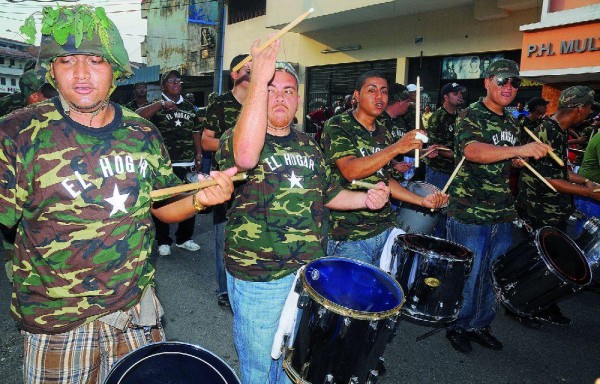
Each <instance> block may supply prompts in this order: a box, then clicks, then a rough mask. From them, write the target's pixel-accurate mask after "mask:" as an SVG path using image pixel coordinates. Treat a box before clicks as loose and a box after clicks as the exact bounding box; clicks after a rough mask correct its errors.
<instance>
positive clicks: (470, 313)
mask: <svg viewBox="0 0 600 384" xmlns="http://www.w3.org/2000/svg"><path fill="white" fill-rule="evenodd" d="M447 230H448V240H450V241H453V242H455V243H458V244H462V245H464V246H465V247H467V248H468V249H470V250H471V251H472V252H473V256H474V257H473V264H472V267H471V273H470V274H469V276H468V278H467V281H466V282H465V286H464V288H463V305H462V308H461V309H460V312H459V314H458V319H457V320H456V323H455V324H453V325H451V326H449V327H448V328H454V327H457V328H463V329H480V328H485V327H487V326H489V325H490V324H491V323H492V321H493V320H494V317H495V316H496V311H495V309H494V302H495V298H496V297H495V294H494V288H493V285H492V274H491V265H492V263H493V262H494V260H496V258H498V256H501V255H504V254H505V253H506V252H507V251H508V249H509V248H510V244H511V241H512V223H500V224H491V225H475V224H464V223H461V222H460V221H457V220H455V219H454V218H452V217H449V218H448V221H447Z"/></svg>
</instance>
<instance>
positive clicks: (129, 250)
mask: <svg viewBox="0 0 600 384" xmlns="http://www.w3.org/2000/svg"><path fill="white" fill-rule="evenodd" d="M112 105H113V106H114V108H115V118H114V120H113V122H112V123H110V124H109V125H107V126H105V127H102V128H89V127H85V126H83V125H80V124H78V123H76V122H74V121H73V120H71V119H70V118H69V117H67V116H65V115H64V113H63V112H62V108H61V106H60V103H59V102H58V100H57V99H56V98H54V99H52V100H48V101H44V102H41V103H39V104H36V105H35V106H34V107H29V108H25V109H23V110H21V111H17V112H15V113H13V114H11V115H9V116H7V117H5V118H2V119H0V125H2V126H4V127H9V128H10V129H9V130H14V127H19V129H18V134H16V135H15V136H14V137H12V138H11V137H8V136H3V137H2V138H1V140H0V153H1V154H2V156H0V175H2V176H1V177H0V224H2V225H5V226H7V227H12V226H14V225H17V224H18V227H17V238H16V241H15V246H16V250H15V257H14V262H15V265H14V269H13V271H14V285H13V294H12V305H11V310H12V314H13V316H14V317H15V318H16V319H17V321H18V322H19V323H20V326H21V327H22V329H24V330H26V331H28V332H33V333H61V332H66V331H69V330H72V329H74V328H76V327H78V326H80V325H82V324H85V323H87V322H90V321H93V320H94V319H96V318H98V317H100V316H103V315H106V314H108V313H112V312H115V311H117V310H126V309H128V308H130V307H131V306H133V305H134V304H136V303H137V302H138V301H139V299H140V296H141V293H142V291H143V290H144V289H145V288H146V287H147V286H148V285H149V284H151V283H152V279H153V276H154V268H153V267H152V266H151V265H150V263H149V262H148V258H149V256H150V252H151V247H152V242H153V240H154V230H153V224H152V220H151V217H150V211H149V209H150V197H149V194H150V191H151V190H152V189H155V188H164V187H168V186H174V185H177V184H180V183H181V181H180V180H179V178H177V177H176V176H175V175H174V174H173V172H172V169H171V163H170V161H169V155H168V153H167V150H166V148H165V147H164V145H163V142H162V138H161V136H160V134H159V133H158V130H157V129H156V128H155V127H154V126H153V125H152V124H150V123H149V122H148V121H146V120H144V119H142V118H141V117H139V116H138V115H135V114H133V113H131V112H129V111H128V110H122V109H121V107H120V106H118V105H116V104H112Z"/></svg>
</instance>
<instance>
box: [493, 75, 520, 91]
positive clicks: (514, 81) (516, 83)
mask: <svg viewBox="0 0 600 384" xmlns="http://www.w3.org/2000/svg"><path fill="white" fill-rule="evenodd" d="M509 82H510V85H511V86H512V87H513V88H514V89H517V88H519V87H520V86H521V79H519V78H518V77H498V76H496V84H498V86H499V87H504V86H505V85H506V84H508V83H509Z"/></svg>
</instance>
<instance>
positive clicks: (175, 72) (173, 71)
mask: <svg viewBox="0 0 600 384" xmlns="http://www.w3.org/2000/svg"><path fill="white" fill-rule="evenodd" d="M171 75H175V77H178V78H181V73H179V71H178V70H176V69H172V70H170V71H169V72H167V73H164V74H163V75H162V77H161V78H160V84H161V85H163V84H164V83H165V82H166V81H167V79H168V78H169V77H171Z"/></svg>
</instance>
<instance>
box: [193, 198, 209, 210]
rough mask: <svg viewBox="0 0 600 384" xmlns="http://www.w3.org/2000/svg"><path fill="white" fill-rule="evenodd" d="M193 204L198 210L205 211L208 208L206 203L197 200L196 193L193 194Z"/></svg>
mask: <svg viewBox="0 0 600 384" xmlns="http://www.w3.org/2000/svg"><path fill="white" fill-rule="evenodd" d="M192 205H193V206H194V209H196V212H200V211H204V210H205V209H206V207H205V206H204V205H202V204H200V202H199V201H198V200H196V194H193V195H192Z"/></svg>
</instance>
